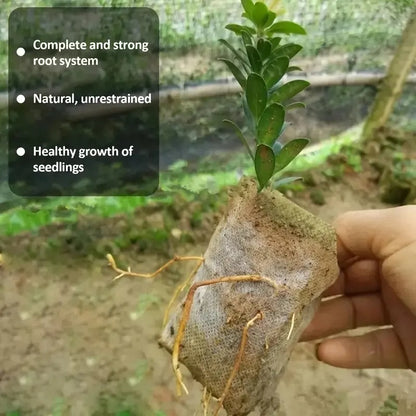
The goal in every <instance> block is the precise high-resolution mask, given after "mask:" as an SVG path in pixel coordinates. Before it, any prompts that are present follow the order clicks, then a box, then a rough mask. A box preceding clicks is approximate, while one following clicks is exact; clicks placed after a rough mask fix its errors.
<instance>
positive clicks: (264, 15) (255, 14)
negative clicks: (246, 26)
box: [251, 1, 269, 28]
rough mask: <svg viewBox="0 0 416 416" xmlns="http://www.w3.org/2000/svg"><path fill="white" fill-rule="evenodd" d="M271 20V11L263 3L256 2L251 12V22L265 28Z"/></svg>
mask: <svg viewBox="0 0 416 416" xmlns="http://www.w3.org/2000/svg"><path fill="white" fill-rule="evenodd" d="M268 18H269V9H268V8H267V6H266V5H265V4H264V3H262V2H259V1H258V2H256V4H255V5H254V7H253V10H252V12H251V21H252V22H253V23H254V24H255V25H256V26H257V27H258V28H263V27H264V25H265V24H266V22H267V20H268Z"/></svg>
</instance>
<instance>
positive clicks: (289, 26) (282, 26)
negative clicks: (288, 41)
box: [267, 21, 306, 35]
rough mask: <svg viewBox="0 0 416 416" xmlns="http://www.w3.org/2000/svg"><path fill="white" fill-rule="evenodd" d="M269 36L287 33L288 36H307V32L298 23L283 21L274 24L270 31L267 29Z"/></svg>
mask: <svg viewBox="0 0 416 416" xmlns="http://www.w3.org/2000/svg"><path fill="white" fill-rule="evenodd" d="M267 33H268V34H272V33H285V34H287V35H289V34H294V35H306V30H305V29H304V28H303V27H302V26H300V25H298V24H297V23H293V22H288V21H281V22H276V23H275V24H273V25H272V26H271V27H270V28H269V29H267Z"/></svg>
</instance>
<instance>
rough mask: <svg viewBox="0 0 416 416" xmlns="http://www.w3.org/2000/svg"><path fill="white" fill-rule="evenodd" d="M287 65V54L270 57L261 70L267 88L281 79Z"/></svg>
mask: <svg viewBox="0 0 416 416" xmlns="http://www.w3.org/2000/svg"><path fill="white" fill-rule="evenodd" d="M288 67H289V58H288V57H287V56H280V57H279V58H275V59H272V60H271V61H270V62H269V63H268V64H267V65H266V67H265V68H264V70H263V77H264V81H265V82H266V86H267V89H270V88H271V87H273V85H275V84H276V83H277V82H279V81H280V80H281V79H282V77H283V75H285V73H286V71H287V68H288Z"/></svg>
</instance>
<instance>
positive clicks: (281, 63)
mask: <svg viewBox="0 0 416 416" xmlns="http://www.w3.org/2000/svg"><path fill="white" fill-rule="evenodd" d="M241 3H242V5H243V8H244V13H243V17H244V18H245V19H246V20H248V24H247V25H239V24H234V23H233V24H229V25H227V26H226V28H227V29H228V30H230V31H232V32H234V34H235V35H236V36H237V37H238V38H239V42H240V44H241V48H239V49H236V48H234V47H233V46H232V45H231V44H230V43H229V42H227V41H226V40H225V39H220V42H221V43H222V44H223V45H225V46H226V47H227V48H228V49H229V50H230V51H231V53H232V55H233V58H234V59H233V60H229V59H225V58H221V59H220V60H221V61H223V62H224V63H225V64H226V65H227V67H228V69H229V70H230V71H231V73H232V74H233V76H234V78H235V79H236V80H237V82H238V83H239V84H240V86H241V88H242V90H243V92H242V101H243V108H244V112H245V116H246V119H247V124H248V129H249V132H250V135H251V136H252V137H251V140H250V138H248V137H246V135H245V134H244V133H243V131H242V129H241V128H240V127H239V126H237V125H236V124H235V123H234V122H233V121H231V120H224V122H225V123H226V124H228V125H229V126H231V127H232V128H233V129H234V130H235V132H236V133H237V135H238V137H239V138H240V140H241V141H242V143H243V145H244V147H245V148H246V150H247V152H248V154H249V156H250V157H251V159H252V160H253V163H254V166H255V170H256V176H257V181H258V184H259V190H260V191H261V190H262V189H263V188H264V187H265V186H267V184H268V183H269V182H270V181H272V180H273V177H274V176H275V175H276V174H278V173H279V172H280V171H281V170H282V169H284V168H285V167H286V166H287V165H289V163H290V162H292V161H293V159H294V158H295V157H296V156H297V155H298V154H299V153H300V152H301V151H302V150H303V149H304V147H305V146H306V145H307V144H308V143H309V140H308V139H304V138H299V139H294V140H291V141H289V142H288V143H286V144H285V145H283V144H282V143H281V141H280V139H281V137H282V135H283V133H284V132H285V130H286V128H287V126H288V123H287V122H285V118H286V113H287V112H288V111H290V110H291V109H294V108H299V107H305V105H304V104H303V103H302V102H289V101H290V100H291V99H292V98H294V97H295V96H296V95H297V94H299V93H300V92H301V91H303V90H304V89H305V88H307V87H308V86H309V85H310V84H309V82H308V81H305V80H300V79H299V80H294V81H290V82H287V83H286V84H283V82H282V80H283V79H284V77H285V75H286V74H287V73H289V72H293V71H298V70H301V69H300V68H299V67H297V66H290V61H291V59H292V58H293V57H294V56H295V55H296V54H297V53H299V51H300V50H301V49H302V46H301V45H298V44H295V43H286V44H282V39H283V38H282V36H284V35H289V34H297V35H305V34H306V31H305V29H303V27H301V26H299V25H298V24H296V23H293V22H289V21H277V16H276V13H275V12H273V11H271V10H269V9H268V7H267V6H266V5H265V4H264V3H262V2H257V3H253V1H252V0H241ZM298 179H300V178H283V179H280V180H278V181H276V182H275V183H274V186H279V185H283V184H287V183H290V182H292V181H295V180H298Z"/></svg>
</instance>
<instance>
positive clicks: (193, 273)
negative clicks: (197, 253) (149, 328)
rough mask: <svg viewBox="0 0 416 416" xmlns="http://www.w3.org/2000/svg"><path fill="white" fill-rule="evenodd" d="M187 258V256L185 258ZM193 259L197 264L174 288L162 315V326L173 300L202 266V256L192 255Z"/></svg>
mask: <svg viewBox="0 0 416 416" xmlns="http://www.w3.org/2000/svg"><path fill="white" fill-rule="evenodd" d="M187 259H189V258H187ZM193 260H198V264H197V265H196V266H195V268H194V269H193V270H192V272H191V273H190V275H189V276H188V277H187V279H186V280H185V281H184V282H183V283H181V284H180V285H179V286H178V287H177V288H176V289H175V292H174V293H173V296H172V298H171V300H170V301H169V303H168V306H167V307H166V309H165V314H164V317H163V327H164V326H165V325H166V324H167V322H168V319H169V313H170V310H171V309H172V306H173V304H174V303H175V300H176V299H177V297H178V296H179V294H181V293H182V292H183V291H184V290H185V289H186V287H187V286H188V285H189V283H190V282H191V281H192V279H193V278H194V276H195V275H196V273H197V272H198V270H199V268H200V267H201V266H202V263H203V262H204V258H203V257H199V258H198V257H194V258H193Z"/></svg>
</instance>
